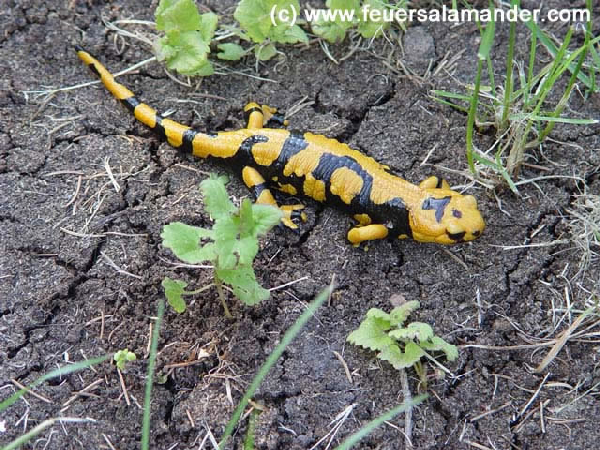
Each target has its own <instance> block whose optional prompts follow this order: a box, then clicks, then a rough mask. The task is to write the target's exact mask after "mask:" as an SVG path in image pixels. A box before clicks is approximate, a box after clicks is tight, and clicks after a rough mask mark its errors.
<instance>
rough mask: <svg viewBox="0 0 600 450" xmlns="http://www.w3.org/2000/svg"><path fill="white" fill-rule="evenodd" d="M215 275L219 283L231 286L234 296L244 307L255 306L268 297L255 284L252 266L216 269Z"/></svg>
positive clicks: (266, 293) (262, 289)
mask: <svg viewBox="0 0 600 450" xmlns="http://www.w3.org/2000/svg"><path fill="white" fill-rule="evenodd" d="M216 275H217V277H218V278H219V279H220V280H221V281H223V282H224V283H226V284H228V285H229V286H231V288H232V289H233V293H234V294H235V296H236V297H237V298H239V299H240V300H241V301H242V302H244V303H245V304H246V305H249V306H252V305H256V304H257V303H259V302H261V301H262V300H266V299H268V298H269V296H270V293H269V291H268V290H267V289H265V288H263V287H262V286H261V285H260V284H258V283H257V282H256V275H255V274H254V269H253V268H252V266H238V267H236V268H235V269H217V271H216Z"/></svg>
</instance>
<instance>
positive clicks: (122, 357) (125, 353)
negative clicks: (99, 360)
mask: <svg viewBox="0 0 600 450" xmlns="http://www.w3.org/2000/svg"><path fill="white" fill-rule="evenodd" d="M113 359H114V360H115V363H116V364H117V369H119V370H123V369H124V368H125V365H126V364H127V363H128V362H130V361H135V360H136V356H135V353H133V352H130V351H129V349H126V348H125V349H123V350H119V351H118V352H116V353H115V354H114V356H113Z"/></svg>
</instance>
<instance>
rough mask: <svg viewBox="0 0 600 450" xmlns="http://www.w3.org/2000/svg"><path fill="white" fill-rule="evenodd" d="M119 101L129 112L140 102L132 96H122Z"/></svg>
mask: <svg viewBox="0 0 600 450" xmlns="http://www.w3.org/2000/svg"><path fill="white" fill-rule="evenodd" d="M121 103H123V104H124V105H125V107H126V108H127V109H128V110H129V111H130V112H134V111H135V107H136V106H137V105H139V104H140V101H139V100H138V99H137V98H135V97H134V96H132V97H128V98H122V99H121Z"/></svg>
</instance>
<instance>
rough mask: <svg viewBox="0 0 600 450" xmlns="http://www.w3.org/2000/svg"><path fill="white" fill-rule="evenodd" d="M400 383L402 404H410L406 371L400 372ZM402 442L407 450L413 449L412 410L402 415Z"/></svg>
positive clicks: (409, 409) (410, 398) (410, 397)
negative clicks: (402, 396) (402, 395)
mask: <svg viewBox="0 0 600 450" xmlns="http://www.w3.org/2000/svg"><path fill="white" fill-rule="evenodd" d="M400 383H401V384H402V392H403V394H404V402H405V403H410V402H411V401H412V396H411V395H410V386H409V385H408V376H407V375H406V370H405V369H402V370H400ZM404 442H405V443H406V447H405V448H407V449H409V448H413V445H412V408H408V409H407V410H406V412H405V413H404Z"/></svg>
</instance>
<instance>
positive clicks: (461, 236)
mask: <svg viewBox="0 0 600 450" xmlns="http://www.w3.org/2000/svg"><path fill="white" fill-rule="evenodd" d="M422 192H423V194H422V196H421V198H420V202H419V204H418V205H417V206H416V207H413V208H411V209H410V215H409V224H410V228H411V230H412V234H413V239H414V240H416V241H421V242H437V243H438V244H456V243H458V242H464V241H472V240H473V239H477V238H478V237H479V236H481V233H482V232H483V229H484V228H485V222H484V221H483V218H482V217H481V213H480V212H479V210H478V209H477V201H476V200H475V197H473V196H472V195H462V194H459V193H458V192H455V191H453V190H451V189H446V188H441V189H440V188H431V189H423V191H422Z"/></svg>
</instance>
